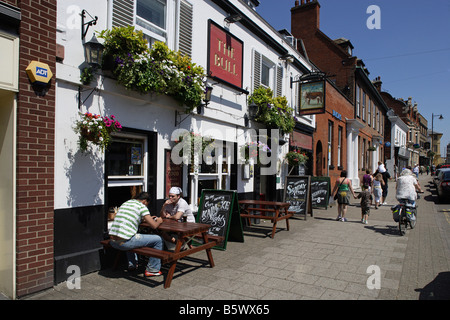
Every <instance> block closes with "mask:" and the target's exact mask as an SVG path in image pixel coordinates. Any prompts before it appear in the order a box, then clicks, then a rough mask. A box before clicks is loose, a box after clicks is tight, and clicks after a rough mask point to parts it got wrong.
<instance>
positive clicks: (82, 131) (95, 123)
mask: <svg viewBox="0 0 450 320" xmlns="http://www.w3.org/2000/svg"><path fill="white" fill-rule="evenodd" d="M80 117H81V119H80V120H77V121H76V122H75V128H74V131H75V132H76V133H78V134H79V135H80V136H79V139H78V144H79V146H80V149H81V151H82V152H86V151H87V148H88V145H89V143H90V144H93V145H96V146H99V147H100V148H101V150H102V151H104V150H105V149H106V148H107V147H108V146H109V144H110V143H111V133H113V132H116V131H119V130H120V129H122V125H121V124H120V122H119V121H117V120H116V118H115V116H114V115H111V116H110V117H107V116H105V117H102V116H100V115H98V114H93V113H90V112H86V113H80Z"/></svg>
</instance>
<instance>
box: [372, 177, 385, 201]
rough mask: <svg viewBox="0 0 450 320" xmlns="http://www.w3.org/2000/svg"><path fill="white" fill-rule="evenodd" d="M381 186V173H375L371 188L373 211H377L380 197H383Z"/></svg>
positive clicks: (382, 183)
mask: <svg viewBox="0 0 450 320" xmlns="http://www.w3.org/2000/svg"><path fill="white" fill-rule="evenodd" d="M383 185H384V181H383V175H382V174H381V173H377V175H376V176H375V179H373V183H372V186H373V188H372V192H373V196H374V198H375V209H378V207H379V206H380V200H381V196H382V195H383V188H382V186H383Z"/></svg>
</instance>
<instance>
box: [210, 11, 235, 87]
mask: <svg viewBox="0 0 450 320" xmlns="http://www.w3.org/2000/svg"><path fill="white" fill-rule="evenodd" d="M208 28H209V30H208V74H209V75H210V76H211V77H213V78H215V79H217V80H220V81H222V82H225V83H227V84H230V85H232V86H234V87H237V88H239V89H241V88H242V77H243V61H244V59H243V54H244V43H243V42H242V41H241V40H239V39H238V38H236V37H235V36H233V35H232V34H231V33H229V32H228V31H227V30H225V29H223V28H222V27H220V26H219V25H218V24H216V23H215V22H214V21H212V20H209V25H208Z"/></svg>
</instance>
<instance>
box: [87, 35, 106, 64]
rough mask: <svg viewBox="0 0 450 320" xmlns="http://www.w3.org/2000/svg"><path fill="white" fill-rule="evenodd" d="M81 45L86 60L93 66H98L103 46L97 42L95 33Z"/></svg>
mask: <svg viewBox="0 0 450 320" xmlns="http://www.w3.org/2000/svg"><path fill="white" fill-rule="evenodd" d="M83 47H84V54H85V57H86V62H87V63H88V64H89V65H90V66H91V67H93V68H98V67H100V66H101V64H102V58H103V49H104V48H105V47H104V46H103V44H101V43H100V42H98V40H97V38H96V37H95V34H94V35H93V36H92V39H91V40H89V41H88V42H86V43H84V44H83Z"/></svg>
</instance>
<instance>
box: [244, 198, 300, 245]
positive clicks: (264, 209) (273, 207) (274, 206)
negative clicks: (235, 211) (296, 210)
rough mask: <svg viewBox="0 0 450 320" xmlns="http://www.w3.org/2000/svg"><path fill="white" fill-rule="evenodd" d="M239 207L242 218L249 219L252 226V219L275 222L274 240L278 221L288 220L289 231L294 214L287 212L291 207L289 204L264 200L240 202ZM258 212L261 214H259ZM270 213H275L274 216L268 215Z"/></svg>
mask: <svg viewBox="0 0 450 320" xmlns="http://www.w3.org/2000/svg"><path fill="white" fill-rule="evenodd" d="M239 205H240V207H241V217H242V218H247V219H248V224H249V225H251V221H250V219H251V218H253V219H265V220H270V221H272V222H273V227H272V235H271V237H272V239H273V238H274V236H275V230H276V227H277V222H278V221H281V220H286V230H288V231H289V218H290V217H292V216H293V212H292V211H288V210H287V209H288V208H289V206H290V204H289V203H285V202H274V201H262V200H240V201H239ZM252 212H255V213H252ZM258 212H259V214H257V213H258ZM268 213H273V215H268Z"/></svg>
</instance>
